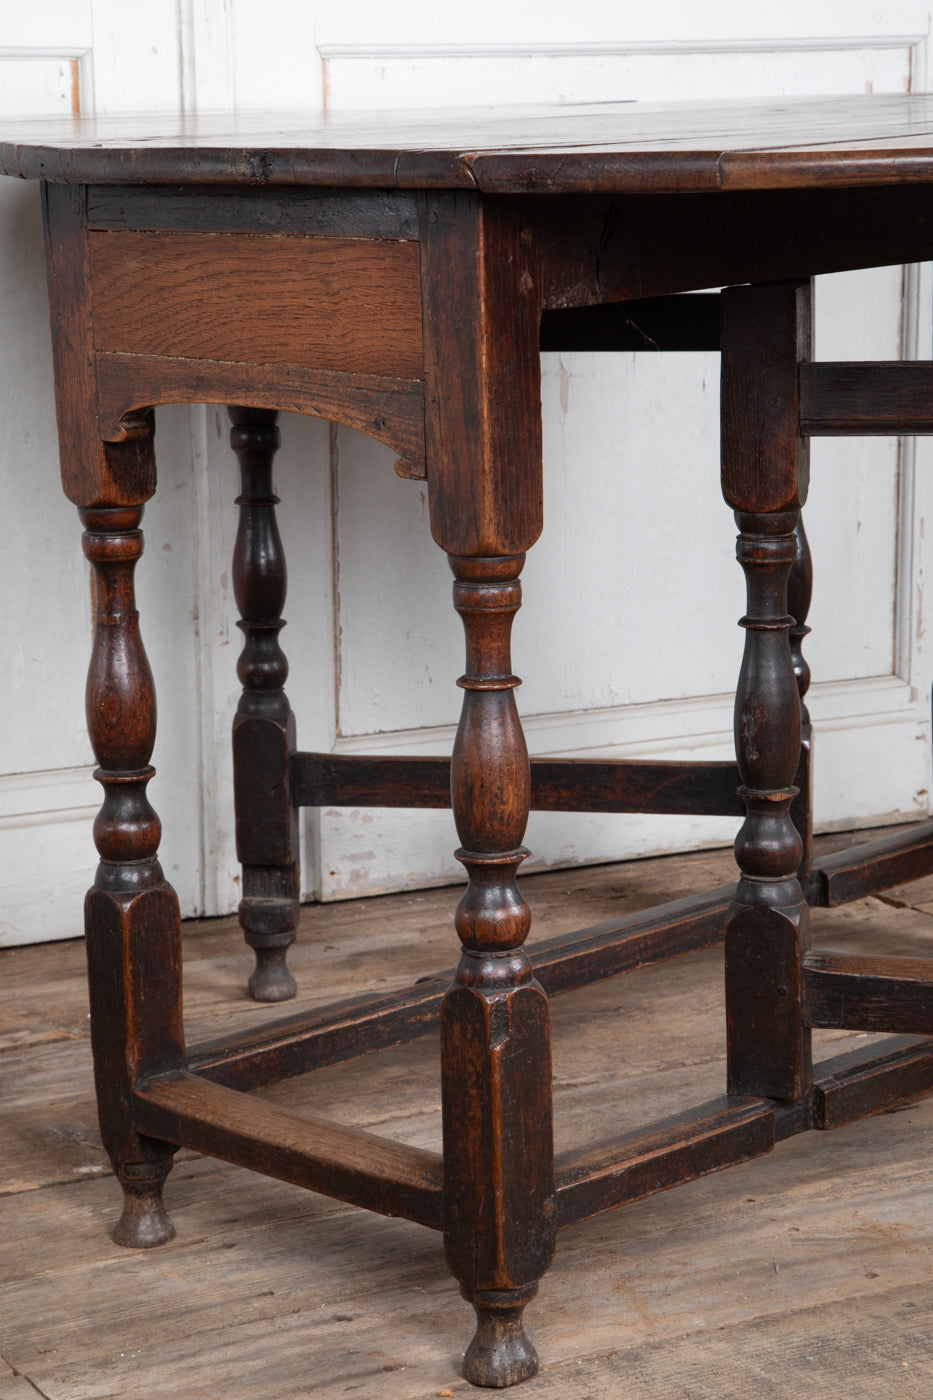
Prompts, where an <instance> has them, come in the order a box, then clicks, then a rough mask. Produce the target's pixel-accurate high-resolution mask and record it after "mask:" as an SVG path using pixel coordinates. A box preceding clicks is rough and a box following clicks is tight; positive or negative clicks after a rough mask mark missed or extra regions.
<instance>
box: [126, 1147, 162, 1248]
mask: <svg viewBox="0 0 933 1400" xmlns="http://www.w3.org/2000/svg"><path fill="white" fill-rule="evenodd" d="M171 1169H172V1159H171V1157H169V1158H168V1160H167V1161H162V1162H130V1163H128V1164H127V1165H126V1166H123V1167H118V1168H117V1179H118V1180H119V1182H120V1185H121V1186H122V1187H123V1214H122V1215H121V1216H120V1219H119V1220H118V1221H117V1223H116V1225H115V1226H114V1229H113V1240H114V1243H115V1244H121V1245H124V1246H125V1247H126V1248H127V1249H155V1247H156V1245H160V1244H167V1243H168V1241H169V1240H173V1239H174V1238H175V1226H174V1225H173V1224H172V1222H171V1220H170V1219H169V1217H168V1215H167V1213H166V1210H165V1206H164V1204H163V1202H162V1188H163V1186H164V1185H165V1178H166V1177H167V1176H168V1174H169V1172H170V1171H171Z"/></svg>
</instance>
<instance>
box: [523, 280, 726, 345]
mask: <svg viewBox="0 0 933 1400" xmlns="http://www.w3.org/2000/svg"><path fill="white" fill-rule="evenodd" d="M538 343H539V346H540V348H541V350H542V351H546V350H551V351H553V350H565V351H569V350H591V351H592V350H607V351H617V352H618V351H632V350H654V351H660V350H718V349H719V296H718V294H715V293H705V294H703V293H698V294H697V295H695V296H689V297H682V296H681V297H676V296H674V297H647V298H645V299H644V300H643V301H626V302H618V301H616V302H607V303H606V304H605V305H602V306H579V307H568V308H566V309H563V310H561V309H554V310H546V311H545V312H544V313H543V315H542V317H541V333H540V337H539V341H538Z"/></svg>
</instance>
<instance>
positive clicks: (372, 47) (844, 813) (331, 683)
mask: <svg viewBox="0 0 933 1400" xmlns="http://www.w3.org/2000/svg"><path fill="white" fill-rule="evenodd" d="M8 8H9V7H8ZM929 24H930V18H929V6H928V4H927V0H891V3H889V4H887V5H886V6H884V7H881V6H878V5H877V4H876V3H874V0H850V3H848V4H847V5H845V6H841V5H838V4H836V3H834V2H833V0H806V3H804V0H788V3H786V4H785V5H783V6H782V7H781V8H780V11H779V12H776V11H775V10H774V7H765V6H761V5H745V6H742V7H738V6H736V5H735V4H733V3H727V0H716V2H715V3H712V4H709V5H706V6H703V7H699V6H696V5H695V4H694V3H692V0H656V3H655V4H653V5H652V6H650V7H647V6H626V7H619V6H609V5H606V4H605V3H604V0H578V3H577V4H575V5H574V6H572V7H571V6H566V5H561V6H558V5H556V4H552V3H546V4H543V5H542V4H538V5H535V6H531V5H529V4H527V3H524V0H510V2H509V3H503V0H496V3H493V0H476V3H474V4H472V5H471V6H470V8H469V11H468V12H467V11H463V10H460V9H457V8H456V7H453V6H435V7H433V8H429V9H425V8H424V7H423V6H422V5H415V4H413V3H410V0H405V3H397V4H395V5H393V6H392V7H386V6H384V5H383V4H378V5H377V4H375V3H374V0H352V3H350V4H346V3H343V2H342V3H340V4H338V3H336V0H264V3H260V0H236V3H235V4H231V3H230V0H151V3H150V4H149V5H147V7H146V20H145V23H144V24H140V23H139V21H138V19H137V18H134V16H133V15H132V14H131V13H130V12H129V10H128V9H127V8H126V6H125V5H123V4H122V3H118V0H93V5H92V4H91V0H36V3H33V4H32V5H30V6H20V7H19V8H18V10H16V11H15V12H14V11H13V10H12V9H10V12H9V13H8V14H5V15H4V24H3V27H2V30H0V112H3V111H6V112H8V113H14V114H19V115H40V114H46V113H53V112H59V111H68V110H72V109H73V108H74V106H75V103H76V102H77V104H78V105H79V106H80V108H81V109H82V110H85V111H90V110H97V111H100V112H119V111H129V110H133V111H156V110H159V109H163V110H164V109H168V110H178V109H181V110H185V111H192V112H193V111H196V110H200V111H206V110H214V109H221V108H230V107H236V108H240V109H243V110H245V109H249V108H264V109H267V110H272V111H275V110H283V109H286V108H301V107H307V108H315V109H316V108H320V106H321V105H322V104H325V105H326V106H328V107H329V108H330V109H331V110H339V109H345V108H348V107H369V108H371V107H374V106H380V105H384V106H395V107H419V106H430V105H432V104H434V105H438V104H440V105H456V104H464V103H476V102H483V101H497V102H498V101H501V100H502V97H503V95H504V94H507V95H508V97H509V100H510V101H513V102H521V101H550V102H560V101H571V100H581V99H582V100H587V101H599V100H603V99H606V98H614V99H617V98H619V97H627V98H631V99H639V100H646V101H662V100H669V99H670V98H671V97H672V96H677V97H679V98H698V99H699V98H719V99H721V98H723V97H730V96H731V97H741V96H743V95H748V94H752V93H754V94H755V95H761V94H768V93H770V94H791V93H801V94H802V93H817V92H819V93H835V92H838V93H846V92H864V91H866V90H875V91H904V90H906V89H907V88H909V87H912V88H916V89H922V88H924V87H925V85H926V53H927V35H928V31H929ZM36 193H37V192H36V190H35V189H34V188H33V187H30V186H25V185H22V184H19V183H17V182H15V181H2V182H0V301H2V306H3V317H4V329H5V335H4V338H3V342H2V345H0V369H2V373H0V396H2V400H3V402H2V406H0V474H2V478H3V492H4V502H5V506H6V507H7V508H6V510H5V511H4V513H3V515H2V517H0V587H2V588H3V590H4V596H5V598H6V599H7V609H6V615H7V617H8V618H13V619H15V626H14V627H13V629H12V636H10V637H8V639H7V646H8V648H10V651H9V655H10V658H11V664H10V667H9V673H8V685H7V690H8V699H9V702H10V708H9V714H10V716H11V717H12V719H11V721H10V722H8V723H7V724H6V725H5V727H4V728H3V730H2V731H0V942H8V943H15V942H27V941H31V940H33V939H39V938H49V937H65V936H72V935H74V934H76V933H78V932H79V920H80V904H81V894H82V891H83V889H84V888H85V886H86V884H87V883H88V881H89V879H90V876H91V871H92V869H93V864H94V851H93V846H92V843H91V839H90V830H89V825H90V821H89V819H90V816H91V814H92V813H93V812H94V810H96V806H97V802H98V792H97V788H96V785H95V784H94V783H93V782H92V781H91V780H90V777H89V774H90V770H91V757H92V756H91V754H90V751H89V747H88V744H87V740H86V738H85V736H84V730H83V722H82V713H81V695H82V693H83V685H84V672H85V667H86V661H87V652H88V645H89V635H90V597H89V587H88V579H87V570H86V567H85V564H84V561H83V559H82V556H81V553H80V546H79V526H78V523H77V520H76V519H75V516H74V512H73V511H72V509H71V507H70V506H69V505H68V503H67V502H66V501H65V500H64V498H63V497H62V495H61V492H60V488H59V485H58V478H57V471H56V466H55V463H56V459H57V444H56V440H55V431H54V414H53V408H52V394H51V370H50V357H49V345H48V333H47V330H46V328H45V290H44V275H43V269H42V256H41V240H40V231H39V223H38V201H37V198H36ZM930 282H931V279H930V276H929V270H928V269H927V268H923V269H910V270H908V271H907V272H906V273H905V272H904V271H903V270H902V269H899V268H895V269H883V270H880V271H874V272H870V273H864V274H857V275H856V274H853V275H851V276H846V277H840V278H824V279H821V281H820V284H819V288H818V300H817V305H818V328H819V331H818V334H819V339H818V346H817V353H818V355H819V356H820V357H821V358H835V357H839V358H853V357H858V356H865V357H872V358H884V357H891V358H893V357H896V356H898V355H899V354H901V353H903V354H906V355H919V356H921V357H924V358H926V357H929V356H930V354H931V347H930V322H931V306H930V301H931V294H930ZM145 311H146V309H145V308H141V314H145ZM543 370H544V374H543V387H542V410H543V415H544V427H545V490H546V526H545V532H544V535H543V537H542V539H541V541H540V542H539V543H538V544H537V545H536V546H535V548H534V549H533V550H532V551H531V554H530V556H529V561H528V565H527V569H526V572H525V606H524V608H523V610H522V612H521V613H520V614H519V617H518V620H517V623H516V628H515V653H516V666H517V669H518V671H519V673H520V674H524V676H525V678H526V683H525V685H524V687H523V689H522V690H521V691H520V692H519V704H520V708H521V710H522V713H523V715H524V716H525V717H526V721H527V729H528V736H529V746H530V747H531V749H532V751H533V752H537V753H541V754H570V755H581V756H593V757H595V756H610V755H614V756H619V757H622V756H630V757H648V756H651V755H657V756H660V757H676V756H678V755H679V756H683V757H689V756H694V755H702V756H704V757H727V756H728V755H729V754H730V752H731V699H730V694H731V690H732V687H733V685H734V682H735V675H736V673H737V669H738V664H739V656H740V650H741V635H740V633H739V629H738V628H737V627H736V626H735V619H736V618H737V617H738V616H739V615H740V614H741V612H742V611H743V608H744V599H743V593H742V579H741V573H740V570H739V569H738V567H737V565H736V564H735V561H734V558H733V537H734V528H733V522H732V520H731V517H730V515H729V513H728V512H727V511H726V509H725V508H724V506H723V505H722V502H721V498H720V495H719V487H718V456H717V454H718V449H717V436H718V411H717V393H718V371H719V366H718V357H716V356H715V355H708V356H705V355H668V356H663V357H662V356H657V357H652V356H650V355H639V356H632V355H629V356H609V355H584V354H568V355H563V356H559V355H549V356H546V357H545V363H544V366H543ZM227 436H228V427H227V422H226V415H225V413H224V412H223V410H222V409H217V408H214V407H212V406H194V407H192V408H186V407H180V406H179V407H173V408H168V409H160V410H159V412H158V414H157V437H156V453H157V457H158V461H159V490H158V493H157V495H156V497H155V499H154V500H153V501H152V502H151V503H150V505H149V506H148V507H147V510H146V517H145V521H144V525H145V529H146V536H147V545H146V553H145V555H144V557H143V560H142V563H141V565H140V568H139V571H138V575H139V577H138V584H139V596H140V605H141V613H142V621H143V628H144V636H145V639H146V644H147V647H148V649H149V652H150V655H151V658H152V662H153V669H154V671H155V674H156V680H157V686H158V691H159V713H160V728H159V738H158V743H157V749H156V753H155V755H154V761H155V763H156V766H157V769H158V774H157V777H156V779H155V780H154V782H153V784H152V795H153V800H154V803H155V805H156V807H157V809H158V810H159V812H160V814H161V816H162V818H163V822H164V830H165V837H164V846H163V859H164V863H165V866H166V869H167V871H168V872H169V874H170V877H171V878H172V880H173V881H174V882H175V883H176V885H177V887H178V889H179V892H180V895H181V899H182V906H183V909H184V912H185V913H186V914H192V913H195V912H207V913H215V912H224V911H226V910H229V909H232V908H233V907H235V904H236V901H237V898H238V893H239V888H238V883H239V882H238V871H237V865H236V858H235V851H234V843H233V823H232V791H231V786H232V785H231V765H230V754H229V729H230V721H231V717H232V713H233V709H234V707H235V704H236V698H237V683H236V677H235V665H236V656H237V653H238V651H239V646H240V633H239V631H238V630H237V628H236V625H235V624H236V608H235V605H234V600H233V596H232V587H231V583H230V576H229V569H230V559H231V553H232V547H233V538H234V534H235V530H236V519H235V515H236V512H235V507H234V504H233V500H234V497H235V495H236V493H237V484H238V483H237V479H236V462H235V459H234V458H233V456H232V454H231V453H230V450H229V447H228V445H227ZM283 439H284V441H283V448H282V451H281V453H280V455H279V458H278V460H277V468H276V473H275V476H276V487H277V490H278V492H279V494H280V496H281V497H282V501H283V507H282V511H281V525H282V533H283V536H284V539H285V546H286V551H287V556H288V564H289V596H288V603H287V607H286V616H287V618H288V620H289V621H288V627H287V628H286V630H285V632H284V634H283V644H284V646H285V650H286V652H287V654H288V656H289V660H290V664H291V675H290V680H289V693H290V696H291V698H292V704H293V707H294V708H295V710H296V713H297V717H298V734H299V742H300V744H301V746H302V747H304V748H321V749H330V748H336V749H337V750H338V751H340V752H346V753H364V752H385V753H402V752H414V753H443V752H447V751H449V748H450V744H451V741H452V736H453V728H454V725H455V723H456V715H457V710H458V706H459V699H460V692H459V691H458V690H457V688H456V686H455V684H454V682H455V679H456V676H457V675H458V674H459V672H460V669H461V667H462V637H461V632H460V625H459V622H458V621H457V619H456V617H455V615H454V612H453V609H452V606H451V601H450V574H449V570H448V568H447V565H446V561H445V560H444V558H443V556H442V555H441V554H440V552H439V551H438V550H437V548H436V547H435V545H434V544H433V543H432V541H431V538H430V533H429V530H428V525H427V518H426V502H425V489H424V486H423V485H422V484H420V483H417V482H403V481H399V480H398V479H397V478H396V476H395V475H394V472H393V470H392V455H391V453H389V452H388V451H387V450H386V449H385V448H383V447H381V446H380V445H379V444H377V443H374V442H372V441H370V440H368V439H366V438H363V437H361V436H360V435H358V434H356V433H353V432H352V431H350V430H348V429H343V428H341V429H334V430H331V429H329V428H328V426H327V425H326V424H323V423H319V422H317V421H315V420H311V419H299V418H294V417H290V416H288V415H283ZM813 456H814V472H813V485H812V495H811V501H810V505H809V506H808V510H807V520H808V527H809V530H810V535H811V540H812V543H813V551H814V559H815V570H816V583H815V594H814V603H813V611H812V614H811V623H812V626H813V629H814V630H813V635H812V637H811V638H810V639H809V641H808V645H807V653H808V656H809V658H810V660H811V664H812V666H813V672H814V677H815V684H814V690H813V703H812V710H813V713H814V717H815V719H816V721H817V723H818V725H819V748H818V753H817V808H816V815H817V820H818V822H819V823H820V824H821V825H822V826H824V827H831V826H840V825H848V824H851V823H853V822H854V823H856V824H862V825H866V824H870V823H872V822H876V821H888V820H892V821H893V820H901V819H904V818H905V817H909V816H912V815H916V814H918V813H920V812H924V811H927V810H929V805H930V793H929V788H930V780H929V759H930V732H929V719H928V710H929V703H928V692H929V652H928V644H927V641H926V615H927V613H928V611H929V605H926V606H925V603H924V589H925V583H926V580H927V579H928V578H929V577H930V573H931V561H930V559H929V551H930V548H931V542H930V539H928V535H931V534H933V532H930V531H928V530H927V529H926V525H925V521H926V519H927V517H928V516H929V514H930V505H931V491H933V473H931V471H930V470H929V468H930V467H933V444H931V443H930V441H929V440H928V439H920V440H918V441H917V443H916V445H914V444H913V443H906V444H905V443H900V444H899V443H897V442H895V441H893V440H891V441H888V440H884V439H868V440H864V441H858V440H848V441H845V442H831V441H821V442H818V443H815V444H814V451H813ZM677 560H681V561H682V562H681V563H679V564H678V563H677V562H676V561H677ZM661 580H663V583H662V582H661ZM588 598H589V599H595V600H596V601H595V604H594V603H592V602H587V601H585V600H586V599H588ZM733 825H734V824H733V823H731V822H728V821H724V820H717V821H703V820H700V819H694V818H667V819H662V818H654V819H648V820H646V819H643V818H634V817H618V818H610V817H595V816H586V815H559V814H551V813H548V814H536V815H535V816H534V817H533V819H532V823H531V826H530V828H529V836H528V840H529V844H530V845H531V847H532V849H533V851H534V857H533V864H534V865H536V866H543V865H559V864H579V863H585V862H588V861H599V860H610V859H616V858H619V857H622V856H632V855H647V854H650V853H652V852H655V851H661V850H672V849H681V848H686V847H696V846H701V845H704V844H711V843H719V842H725V841H728V840H730V839H731V831H732V827H733ZM455 844H456V841H455V836H454V833H453V829H452V823H451V820H450V817H449V814H446V813H438V812H426V813H404V812H381V811H378V810H370V811H352V810H350V811H346V810H339V811H338V810H325V811H324V812H321V813H320V814H309V815H308V816H307V817H306V819H305V820H304V848H305V892H306V893H307V894H309V895H317V896H320V897H323V898H343V897H347V896H350V895H356V894H361V893H367V892H374V891H377V890H387V889H396V888H406V887H416V886H418V885H423V884H434V883H439V882H442V881H447V880H452V879H457V878H459V876H460V870H459V867H458V866H457V864H456V862H454V861H453V858H452V855H451V852H452V850H453V847H454V845H455Z"/></svg>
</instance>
